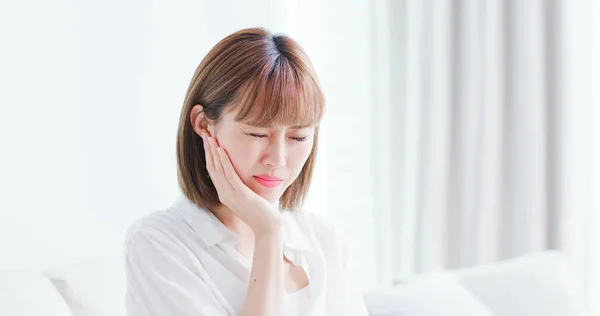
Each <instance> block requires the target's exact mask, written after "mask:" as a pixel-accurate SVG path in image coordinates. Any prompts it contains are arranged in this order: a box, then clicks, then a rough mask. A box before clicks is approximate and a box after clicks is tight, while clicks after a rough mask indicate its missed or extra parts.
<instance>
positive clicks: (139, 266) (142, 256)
mask: <svg viewBox="0 0 600 316" xmlns="http://www.w3.org/2000/svg"><path fill="white" fill-rule="evenodd" d="M282 214H283V218H284V235H283V253H284V255H285V256H286V258H288V260H290V261H291V262H292V263H293V264H294V265H299V266H301V267H302V268H303V269H304V271H305V272H306V274H307V276H308V281H309V284H308V285H307V286H305V287H304V288H302V289H300V290H298V291H297V292H294V293H291V294H287V295H285V299H284V315H285V316H301V315H302V316H303V315H313V316H325V315H335V316H345V315H353V316H367V315H368V313H367V310H366V307H365V304H364V301H363V297H362V294H361V292H360V291H359V290H358V289H357V288H356V286H355V285H354V282H353V277H352V276H351V275H350V273H349V272H348V270H347V266H346V264H345V259H344V258H343V257H344V255H343V249H342V246H341V243H340V241H339V239H338V237H337V235H336V233H335V230H334V229H333V226H332V225H331V224H330V223H328V222H326V221H324V220H322V219H321V218H318V217H317V216H315V215H314V214H313V213H311V212H308V211H305V210H301V211H294V212H290V211H285V212H283V213H282ZM237 240H238V235H237V234H236V233H234V232H232V231H231V230H230V229H229V228H227V227H226V226H225V225H223V223H221V222H220V221H219V220H218V219H217V218H216V217H215V216H214V214H212V212H210V211H209V210H207V209H203V208H199V207H197V206H196V205H195V204H193V203H191V202H190V201H189V200H188V199H187V198H185V197H183V196H182V197H180V198H179V199H178V200H177V202H176V203H175V204H174V205H173V206H172V207H170V208H169V209H167V210H163V211H155V212H153V213H151V214H149V215H147V216H145V217H143V218H141V219H139V220H138V221H136V222H135V223H134V224H133V225H132V226H131V227H130V228H129V231H128V233H127V237H126V242H125V260H126V275H127V298H126V306H127V312H128V315H130V316H142V315H143V316H147V315H157V316H158V315H178V316H184V315H190V316H191V315H194V316H202V315H211V316H225V315H231V316H234V315H241V313H242V309H243V307H244V302H245V297H246V292H247V290H248V283H249V279H250V271H251V268H252V262H250V261H249V260H248V259H246V257H244V256H242V255H241V254H240V253H239V252H238V251H237V250H236V249H235V248H234V245H235V244H236V243H237Z"/></svg>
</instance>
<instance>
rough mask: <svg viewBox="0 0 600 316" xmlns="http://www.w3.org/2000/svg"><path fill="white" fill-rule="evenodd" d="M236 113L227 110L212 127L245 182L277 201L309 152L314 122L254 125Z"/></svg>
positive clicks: (252, 188)
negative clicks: (236, 118)
mask: <svg viewBox="0 0 600 316" xmlns="http://www.w3.org/2000/svg"><path fill="white" fill-rule="evenodd" d="M236 114H237V113H236V112H228V113H227V112H226V113H224V114H223V117H222V119H221V120H220V121H219V122H218V123H217V124H216V125H215V126H210V125H209V131H210V133H211V135H212V136H213V137H215V138H216V139H217V141H218V143H219V146H221V147H223V148H224V149H225V150H226V151H227V153H228V154H229V157H230V159H231V162H232V164H233V167H234V168H235V170H236V171H237V174H238V175H239V176H240V178H241V180H242V181H243V182H244V183H245V184H246V186H248V187H249V188H250V189H251V190H252V191H254V192H255V193H256V194H258V195H260V196H262V197H263V198H264V199H265V200H267V201H269V202H270V203H276V202H277V201H279V198H280V197H281V195H282V194H283V192H284V191H285V189H287V187H288V186H290V184H292V182H293V181H294V180H295V179H296V178H297V177H298V174H300V171H301V170H302V167H303V166H304V163H305V162H306V160H307V159H308V156H309V155H310V152H311V150H312V146H313V137H314V126H309V127H303V128H293V127H291V126H270V127H258V126H251V125H247V124H244V123H242V122H237V121H235V120H234V118H235V116H236Z"/></svg>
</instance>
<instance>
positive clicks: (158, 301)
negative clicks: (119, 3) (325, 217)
mask: <svg viewBox="0 0 600 316" xmlns="http://www.w3.org/2000/svg"><path fill="white" fill-rule="evenodd" d="M324 102H325V101H324V97H323V93H322V91H321V89H320V86H319V83H318V80H317V77H316V75H315V72H314V70H313V68H312V65H311V63H310V61H309V59H308V57H307V56H306V55H305V53H304V52H303V50H302V49H301V48H300V47H299V46H298V44H297V43H296V42H294V41H293V40H292V39H290V38H289V37H287V36H285V35H272V34H271V33H269V32H268V31H266V30H264V29H258V28H252V29H244V30H240V31H238V32H236V33H234V34H231V35H229V36H227V37H226V38H224V39H223V40H221V41H220V42H219V43H218V44H217V45H216V46H215V47H213V48H212V50H211V51H210V52H209V53H208V54H207V56H206V57H205V58H204V59H203V60H202V62H201V64H200V65H199V66H198V69H197V70H196V72H195V74H194V76H193V78H192V81H191V84H190V87H189V89H188V91H187V95H186V98H185V102H184V105H183V109H182V112H181V119H180V123H179V133H178V139H177V162H178V178H179V185H180V187H181V190H182V192H183V196H182V197H181V198H180V199H179V200H178V202H176V203H175V204H174V205H173V206H172V207H171V208H169V209H167V210H164V211H157V212H154V213H152V214H150V215H147V216H146V217H144V218H142V219H140V220H138V221H137V222H136V223H135V224H133V225H132V227H131V228H130V229H129V232H128V234H127V240H126V244H125V256H126V268H127V269H126V271H127V310H128V313H129V315H136V316H137V315H195V316H200V315H215V316H218V315H244V316H266V315H268V316H270V315H277V316H280V315H286V316H287V315H335V316H343V315H367V312H366V308H365V306H364V303H363V300H362V296H361V294H360V292H359V291H358V290H357V288H356V287H355V286H354V285H353V282H351V278H350V277H349V276H348V273H347V269H346V267H345V265H344V263H345V260H344V259H343V256H342V252H341V247H340V243H339V241H338V239H337V238H336V234H335V232H334V230H333V229H332V226H331V225H330V224H327V223H325V222H323V221H322V220H320V219H318V218H317V217H315V216H314V215H313V214H312V213H310V212H307V211H304V210H302V209H301V208H300V207H301V204H302V202H303V199H304V197H305V195H306V193H307V191H308V188H309V185H310V181H311V176H312V170H313V166H314V161H315V155H316V149H317V138H318V132H319V122H320V121H321V118H322V115H323V111H324Z"/></svg>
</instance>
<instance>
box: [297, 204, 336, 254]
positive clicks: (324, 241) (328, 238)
mask: <svg viewBox="0 0 600 316" xmlns="http://www.w3.org/2000/svg"><path fill="white" fill-rule="evenodd" d="M294 215H295V216H296V218H297V220H298V224H299V226H300V228H301V229H302V231H304V232H305V233H308V234H312V235H314V237H315V238H316V239H317V241H318V242H319V244H321V246H322V247H323V248H324V250H325V251H330V250H331V248H334V249H337V248H339V245H340V236H339V231H338V229H337V227H336V225H335V223H334V222H333V221H332V220H331V219H330V218H329V217H328V216H325V215H322V214H316V213H314V212H312V211H310V210H306V209H302V210H298V211H295V212H294Z"/></svg>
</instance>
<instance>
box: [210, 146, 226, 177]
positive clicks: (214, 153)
mask: <svg viewBox="0 0 600 316" xmlns="http://www.w3.org/2000/svg"><path fill="white" fill-rule="evenodd" d="M208 141H209V142H210V150H211V152H212V158H213V161H214V166H215V172H216V174H217V175H220V176H223V175H224V172H223V165H222V164H221V158H219V153H218V152H217V148H218V147H219V146H218V145H217V142H216V141H215V138H214V137H209V138H208Z"/></svg>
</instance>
